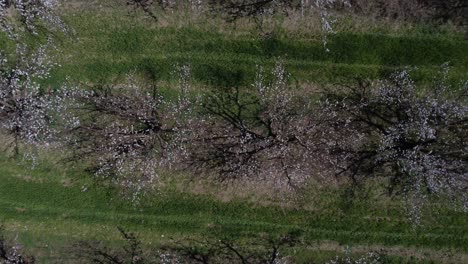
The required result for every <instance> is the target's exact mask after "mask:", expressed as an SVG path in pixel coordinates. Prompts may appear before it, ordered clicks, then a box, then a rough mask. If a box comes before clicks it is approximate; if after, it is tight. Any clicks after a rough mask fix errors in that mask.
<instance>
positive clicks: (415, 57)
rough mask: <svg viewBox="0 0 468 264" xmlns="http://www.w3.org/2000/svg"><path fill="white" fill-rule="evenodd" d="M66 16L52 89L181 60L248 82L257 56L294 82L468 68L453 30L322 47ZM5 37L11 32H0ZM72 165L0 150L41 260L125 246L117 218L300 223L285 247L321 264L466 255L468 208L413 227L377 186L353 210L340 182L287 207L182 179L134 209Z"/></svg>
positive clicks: (206, 79)
mask: <svg viewBox="0 0 468 264" xmlns="http://www.w3.org/2000/svg"><path fill="white" fill-rule="evenodd" d="M65 18H66V21H67V23H68V24H69V26H70V27H71V28H73V29H74V31H75V34H74V35H73V36H72V37H63V38H61V42H59V43H58V45H57V50H55V51H54V52H53V53H54V54H55V55H56V57H57V59H58V62H59V64H61V67H57V68H55V69H54V70H53V72H52V75H51V78H50V79H48V80H45V81H44V82H43V84H44V85H46V86H51V87H53V88H56V89H59V88H60V86H61V85H62V84H63V83H64V82H65V81H67V82H71V83H82V84H94V83H108V82H111V81H113V80H116V79H118V78H120V77H122V76H123V75H125V74H127V73H131V72H136V73H138V74H141V75H144V76H146V77H147V78H149V79H151V80H152V81H155V82H157V83H159V84H160V85H162V86H167V87H169V88H170V87H171V84H172V83H175V82H176V80H177V77H176V75H175V74H174V71H175V69H176V65H182V64H188V65H190V66H191V67H192V72H193V82H194V83H195V85H200V86H207V87H213V88H216V87H221V86H237V85H242V86H249V85H250V84H251V83H252V81H253V80H254V77H255V73H256V70H257V66H258V65H261V66H265V67H273V66H274V64H275V63H276V62H277V61H278V60H282V61H283V62H284V64H285V66H286V69H287V70H288V71H289V72H290V73H291V79H292V80H293V81H294V82H296V83H298V84H304V83H314V84H321V85H327V84H332V83H340V82H352V81H353V80H354V79H355V78H357V77H362V78H369V79H378V78H381V77H385V76H387V75H389V74H391V73H393V72H395V71H397V70H399V69H404V68H405V69H406V68H409V69H411V71H412V76H413V78H414V79H415V80H416V81H417V82H419V83H423V84H424V83H428V82H430V81H431V80H432V78H433V77H434V76H435V74H436V72H437V71H438V70H439V66H440V65H441V64H443V63H445V62H450V65H451V66H452V67H453V68H452V71H451V76H450V77H451V78H452V80H453V81H454V82H456V81H459V80H466V79H467V77H468V75H467V70H468V42H467V41H466V40H464V39H463V37H462V35H461V34H458V33H453V32H450V33H440V34H432V33H431V32H429V33H424V32H422V33H421V32H416V31H415V32H406V31H402V32H400V33H398V31H397V32H391V33H388V32H361V31H353V30H350V31H342V32H339V33H337V34H336V35H333V36H330V37H329V43H328V46H327V47H328V48H329V49H330V52H327V51H326V50H325V48H324V47H323V44H322V37H323V36H321V35H320V34H317V33H314V32H308V31H304V32H299V33H298V32H289V31H288V30H286V29H281V28H280V29H278V30H277V31H275V33H274V34H272V35H271V36H267V37H265V36H261V35H259V34H258V32H255V31H254V30H252V29H248V28H246V29H244V30H243V29H242V28H240V29H236V28H229V27H228V28H222V30H221V29H220V27H219V26H213V25H212V24H207V23H205V24H204V23H199V24H191V23H185V24H182V25H180V24H178V25H173V26H172V25H171V24H169V25H165V26H155V25H153V24H151V23H150V22H148V21H145V20H141V19H137V18H131V17H130V18H129V17H127V16H123V15H122V13H119V12H116V13H113V12H106V13H104V14H103V15H100V14H99V13H96V12H95V11H89V10H88V11H82V12H69V13H67V15H66V16H65ZM0 44H2V45H5V46H8V41H6V40H5V39H4V38H1V37H0ZM65 167H68V165H65V166H64V165H57V164H54V163H53V162H51V161H47V158H45V162H44V163H41V164H40V165H39V167H38V168H36V169H34V170H30V169H28V166H26V165H22V164H21V162H20V161H18V160H17V159H11V158H8V157H7V156H6V155H4V154H0V222H1V223H3V224H4V225H5V227H6V230H7V234H8V235H11V236H13V237H14V236H17V238H18V241H19V242H20V243H22V244H23V245H24V246H25V248H26V250H27V251H28V252H32V253H34V254H35V255H37V256H38V260H39V263H50V262H57V263H60V262H61V259H60V258H61V257H63V256H64V255H65V253H64V252H66V251H67V250H69V248H68V247H69V246H70V245H72V244H73V243H74V242H77V241H79V240H102V241H106V242H108V243H110V244H119V243H120V242H119V234H118V231H117V229H116V227H117V226H120V227H124V228H125V229H127V230H130V231H134V232H136V233H137V234H139V236H140V238H141V239H142V240H143V242H144V243H145V244H146V245H147V246H149V245H150V243H153V244H154V243H156V244H158V243H165V242H167V241H168V238H174V239H177V238H183V237H186V236H192V237H201V236H204V235H207V234H223V235H224V236H228V237H238V238H242V239H249V238H255V237H258V236H259V235H261V234H263V233H269V234H284V233H287V232H289V231H294V230H298V231H300V232H301V233H302V240H303V242H304V243H302V244H301V245H300V246H298V247H297V248H295V249H294V250H291V252H288V253H289V254H291V255H292V256H294V258H295V259H296V260H297V261H298V262H299V263H321V262H323V261H325V260H327V259H330V258H331V257H333V256H335V255H336V254H342V253H343V251H344V249H345V247H346V246H350V247H351V249H353V250H354V251H353V252H355V253H356V254H358V253H364V252H368V251H369V250H379V249H383V250H384V251H385V252H387V254H388V255H389V257H388V262H389V263H440V262H446V263H467V262H468V226H467V224H466V220H467V215H466V214H464V213H459V212H455V211H451V210H447V209H445V208H443V207H440V208H435V209H434V211H431V212H427V217H426V218H425V219H426V220H425V222H424V223H423V226H422V227H419V228H414V227H413V226H412V225H411V223H410V222H409V221H408V219H407V216H406V214H405V210H404V205H403V204H402V202H401V201H400V200H390V199H387V198H382V196H377V195H375V196H372V198H371V199H369V200H364V201H357V202H356V203H355V204H353V205H352V206H350V207H346V206H345V205H344V204H346V203H345V202H344V201H342V200H341V199H340V198H339V196H338V195H336V193H337V192H338V193H339V192H340V190H323V189H320V190H319V189H315V188H313V187H310V189H308V190H305V191H304V194H305V195H304V197H301V199H300V202H297V203H293V205H292V206H286V207H285V206H280V205H279V203H276V201H273V202H272V203H271V205H268V206H266V205H262V203H257V202H254V201H252V199H248V198H233V199H229V201H222V199H219V198H218V197H217V196H216V195H213V194H212V193H213V190H210V191H209V192H207V193H206V194H196V193H193V192H187V191H182V190H181V188H179V187H177V183H168V184H167V185H165V186H164V187H162V188H161V190H160V191H159V192H158V193H157V195H155V197H149V198H148V200H145V201H144V202H143V204H142V205H140V206H137V207H135V206H133V205H130V204H128V203H127V202H125V201H122V200H120V199H119V195H118V194H117V193H113V192H112V191H108V190H107V189H103V188H100V187H97V186H94V185H92V184H91V183H90V182H89V180H88V179H87V177H86V174H85V173H84V172H83V171H82V170H80V169H79V168H67V169H65ZM84 186H88V187H89V188H87V190H86V191H83V187H84ZM218 192H223V189H220V190H218ZM210 193H211V194H210ZM312 194H313V195H312ZM258 199H262V198H258ZM68 261H69V262H73V260H68Z"/></svg>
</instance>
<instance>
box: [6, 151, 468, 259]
mask: <svg viewBox="0 0 468 264" xmlns="http://www.w3.org/2000/svg"><path fill="white" fill-rule="evenodd" d="M76 173H77V172H76V171H75V172H74V171H73V170H58V169H57V168H56V167H55V166H54V167H52V166H51V165H47V164H43V165H41V166H40V167H39V168H37V169H35V170H34V171H30V170H29V169H28V168H27V167H24V165H19V164H17V163H15V162H14V161H12V160H11V159H8V158H5V157H4V156H3V157H2V158H1V160H0V219H2V220H3V221H4V223H5V224H6V227H7V230H8V231H9V232H11V233H15V234H18V235H19V239H20V241H21V242H23V243H24V244H25V246H26V247H27V248H30V249H31V250H34V251H37V252H39V253H40V254H39V255H44V256H43V259H41V261H44V263H45V262H47V260H50V259H51V258H57V257H59V256H61V254H63V248H62V247H61V245H67V244H71V243H73V242H76V241H78V240H94V239H98V240H104V241H116V240H118V233H117V232H116V229H115V228H116V227H117V226H121V227H124V228H126V229H128V230H132V231H135V232H137V233H139V234H140V236H141V238H142V240H143V241H145V243H149V242H151V243H163V242H167V239H166V240H165V239H164V238H162V237H161V236H162V235H164V236H165V237H166V238H167V237H173V238H181V237H184V236H195V237H198V236H203V235H207V234H213V233H220V234H222V235H223V236H226V237H238V238H255V237H257V236H258V235H259V234H262V233H269V234H284V233H287V232H289V231H292V230H300V231H301V232H302V233H303V239H304V241H306V242H307V244H310V243H319V244H320V243H322V242H327V241H335V242H336V243H338V244H339V245H357V246H359V245H367V246H371V245H382V246H383V247H395V246H400V247H413V248H423V249H424V248H425V249H431V250H436V251H437V250H447V249H451V250H456V251H457V252H459V253H460V252H463V253H464V254H466V253H467V252H468V247H467V245H468V237H467V236H466V234H465V233H464V230H465V225H464V224H463V223H464V220H465V217H466V215H464V214H462V213H456V212H452V211H443V212H441V213H440V214H438V215H436V216H434V218H433V219H431V220H430V221H429V222H428V223H427V225H426V226H425V227H424V229H421V230H414V229H413V227H412V226H411V224H409V223H408V221H407V220H406V217H405V214H404V212H403V211H402V210H401V208H400V207H398V206H396V207H395V205H397V204H394V206H391V204H388V205H387V206H386V207H385V209H379V207H378V206H376V204H373V202H372V201H368V202H366V203H362V204H360V205H355V206H353V207H352V208H351V209H348V211H346V212H343V211H341V210H339V209H336V208H337V206H336V205H335V206H334V205H333V204H329V206H331V207H330V208H334V209H326V208H323V209H321V210H313V211H311V210H305V209H287V208H281V207H278V206H259V205H255V204H252V203H251V202H249V201H246V200H240V199H237V200H233V201H230V202H221V201H219V200H217V199H215V198H213V197H212V196H210V195H195V194H190V193H182V192H178V191H176V190H175V189H173V188H169V187H167V188H165V189H163V190H161V193H160V194H159V195H158V196H157V197H156V198H154V199H153V198H152V199H149V200H148V201H145V203H144V205H143V206H141V207H136V208H135V207H132V206H129V204H128V203H126V202H125V201H122V200H119V199H118V198H117V197H118V195H116V194H112V192H111V193H108V192H106V191H105V190H104V189H101V188H99V187H92V188H90V190H88V191H86V192H83V191H82V190H81V187H82V185H83V184H86V181H85V180H83V178H85V177H83V175H81V176H80V175H79V173H78V174H76ZM31 175H33V176H31ZM70 177H71V178H70ZM328 195H330V194H328ZM326 196H327V193H326V192H324V194H323V196H322V197H326ZM112 198H113V200H112ZM309 202H310V203H313V202H314V201H309ZM332 203H334V202H332ZM44 245H49V246H50V247H51V248H43V247H44ZM61 250H62V251H61ZM304 250H305V249H304Z"/></svg>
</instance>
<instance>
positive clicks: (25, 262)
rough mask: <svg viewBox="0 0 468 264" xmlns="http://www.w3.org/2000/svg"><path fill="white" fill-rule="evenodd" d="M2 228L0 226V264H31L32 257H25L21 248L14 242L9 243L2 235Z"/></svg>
mask: <svg viewBox="0 0 468 264" xmlns="http://www.w3.org/2000/svg"><path fill="white" fill-rule="evenodd" d="M3 231H4V228H3V226H0V263H5V264H33V263H35V260H34V257H31V256H26V255H25V254H24V253H23V252H22V247H21V246H20V245H19V244H18V243H16V242H10V241H9V240H7V239H6V238H5V237H4V235H3Z"/></svg>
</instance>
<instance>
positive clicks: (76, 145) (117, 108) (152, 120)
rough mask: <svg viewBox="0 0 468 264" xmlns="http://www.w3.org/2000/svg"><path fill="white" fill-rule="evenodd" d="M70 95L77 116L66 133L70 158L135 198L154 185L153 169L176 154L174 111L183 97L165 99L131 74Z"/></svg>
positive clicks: (177, 124)
mask: <svg viewBox="0 0 468 264" xmlns="http://www.w3.org/2000/svg"><path fill="white" fill-rule="evenodd" d="M182 87H185V86H183V85H182ZM72 96H73V101H72V102H71V104H70V106H69V107H68V109H70V110H71V111H72V112H73V113H74V115H75V116H76V117H78V120H79V121H78V122H75V124H76V125H75V126H71V127H70V128H71V129H69V131H68V132H67V133H66V134H68V138H67V139H66V142H67V143H68V145H69V146H70V147H71V150H72V152H73V155H72V160H86V161H87V162H88V163H89V164H90V165H91V166H90V170H91V171H92V173H93V175H94V177H95V179H96V180H98V181H103V182H106V183H107V184H108V185H110V186H121V187H122V188H121V189H122V191H123V192H124V193H125V194H127V195H128V196H129V197H130V198H131V200H132V201H133V202H138V201H139V199H140V198H141V197H142V195H143V194H145V193H146V192H147V191H151V190H153V188H154V187H156V186H157V183H158V179H159V178H158V174H157V170H158V169H160V167H163V166H166V165H168V164H171V162H172V161H173V160H174V158H175V157H176V155H175V154H174V152H175V151H177V149H178V148H177V147H176V146H174V144H172V142H173V138H174V134H176V131H178V128H179V127H180V126H182V125H183V122H182V117H180V116H179V114H178V113H182V112H183V111H184V109H185V106H184V105H183V104H184V102H185V99H183V98H182V97H181V98H180V100H179V101H178V102H176V103H172V102H168V101H167V100H165V99H164V98H163V97H162V96H161V95H160V93H159V92H158V91H156V90H155V89H154V87H152V86H149V85H146V84H145V83H143V82H139V81H137V80H136V78H134V77H132V76H129V78H128V81H127V83H124V84H120V85H115V86H104V87H94V88H93V89H92V90H88V91H86V90H83V91H81V92H79V91H77V93H74V94H73V95H72ZM68 101H70V99H68Z"/></svg>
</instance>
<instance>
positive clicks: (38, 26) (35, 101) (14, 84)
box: [0, 0, 66, 154]
mask: <svg viewBox="0 0 468 264" xmlns="http://www.w3.org/2000/svg"><path fill="white" fill-rule="evenodd" d="M55 5H56V2H55V1H50V0H48V1H45V0H44V1H41V0H35V1H23V0H1V1H0V29H1V30H2V31H3V32H5V33H6V34H7V36H8V37H9V38H10V40H11V41H12V42H13V44H14V45H15V53H14V54H8V53H7V52H6V51H5V50H0V127H1V128H2V129H4V130H6V131H7V132H8V133H9V134H11V135H13V138H14V139H13V142H12V143H13V146H14V149H15V153H16V154H18V153H19V144H20V142H25V143H30V144H32V145H34V144H44V143H46V144H47V143H48V142H50V139H51V136H52V134H53V130H54V129H53V128H52V126H50V125H51V121H52V120H51V115H50V112H51V111H52V110H53V109H52V104H51V102H52V101H53V100H52V96H51V91H45V90H44V89H41V87H40V85H39V81H41V80H43V79H46V78H48V77H49V72H50V69H51V68H52V67H53V66H55V64H54V63H53V62H52V61H51V58H50V57H49V56H48V54H47V50H48V48H50V47H51V46H53V45H52V39H51V38H48V41H47V43H44V44H41V45H39V46H38V47H32V46H28V45H27V44H25V43H26V42H25V41H24V37H25V36H26V34H33V35H39V34H41V33H45V35H49V33H50V31H49V29H51V28H52V29H54V30H61V31H65V30H66V29H65V26H64V24H63V22H62V21H61V20H60V18H59V17H58V16H57V15H56V14H55V12H54V7H55ZM45 28H48V30H45Z"/></svg>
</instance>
